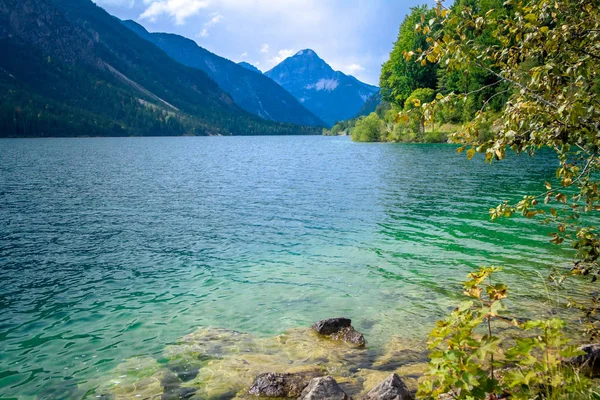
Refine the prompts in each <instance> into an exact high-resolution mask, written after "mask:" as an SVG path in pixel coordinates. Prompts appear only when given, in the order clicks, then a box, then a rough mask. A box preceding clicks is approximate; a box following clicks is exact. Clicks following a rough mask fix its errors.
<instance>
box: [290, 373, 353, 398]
mask: <svg viewBox="0 0 600 400" xmlns="http://www.w3.org/2000/svg"><path fill="white" fill-rule="evenodd" d="M299 400H351V397H350V396H348V395H347V394H346V393H345V392H344V391H343V390H342V388H341V387H340V385H338V383H337V382H336V380H335V379H333V377H331V376H324V377H321V378H314V379H313V380H311V381H310V382H309V384H308V386H306V388H304V390H303V391H302V394H301V395H300V398H299Z"/></svg>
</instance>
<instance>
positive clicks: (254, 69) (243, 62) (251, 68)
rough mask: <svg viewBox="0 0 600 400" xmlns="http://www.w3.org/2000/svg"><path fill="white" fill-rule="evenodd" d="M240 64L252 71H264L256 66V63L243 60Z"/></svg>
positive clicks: (260, 72)
mask: <svg viewBox="0 0 600 400" xmlns="http://www.w3.org/2000/svg"><path fill="white" fill-rule="evenodd" d="M238 65H239V66H240V67H244V68H246V69H249V70H250V71H254V72H258V73H259V74H261V75H262V71H261V70H260V69H258V68H256V67H255V66H254V65H252V64H250V63H247V62H246V61H241V62H239V63H238Z"/></svg>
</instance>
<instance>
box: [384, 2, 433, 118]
mask: <svg viewBox="0 0 600 400" xmlns="http://www.w3.org/2000/svg"><path fill="white" fill-rule="evenodd" d="M434 16H435V12H434V10H430V9H428V7H427V6H419V7H414V8H411V12H410V13H409V14H408V15H407V16H406V18H405V19H404V22H402V25H400V33H399V34H398V40H397V41H396V43H394V48H393V50H392V52H391V53H390V59H389V61H387V62H386V63H385V64H383V67H382V70H381V77H380V80H379V85H380V87H381V94H382V96H383V99H384V100H386V101H389V102H390V103H394V104H396V105H398V106H400V107H403V106H404V102H405V101H406V99H408V97H409V96H410V94H411V93H412V92H413V91H414V90H415V89H419V88H431V89H435V87H436V81H437V78H436V70H437V66H436V65H435V64H427V65H420V64H416V63H415V62H414V61H411V60H410V59H408V58H407V57H406V56H405V54H406V53H407V52H417V51H422V50H424V49H427V48H428V46H429V44H428V42H427V33H428V32H429V29H430V28H429V27H427V28H426V29H425V30H421V31H415V26H416V25H417V24H420V23H422V22H423V21H424V20H425V19H429V18H432V17H434Z"/></svg>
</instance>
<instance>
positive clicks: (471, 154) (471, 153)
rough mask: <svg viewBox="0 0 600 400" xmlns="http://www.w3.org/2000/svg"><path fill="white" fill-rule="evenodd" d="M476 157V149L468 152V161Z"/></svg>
mask: <svg viewBox="0 0 600 400" xmlns="http://www.w3.org/2000/svg"><path fill="white" fill-rule="evenodd" d="M474 155H475V149H469V150H467V159H468V160H470V159H471V158H473V156H474Z"/></svg>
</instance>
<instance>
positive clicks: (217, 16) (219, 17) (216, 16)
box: [196, 13, 223, 38]
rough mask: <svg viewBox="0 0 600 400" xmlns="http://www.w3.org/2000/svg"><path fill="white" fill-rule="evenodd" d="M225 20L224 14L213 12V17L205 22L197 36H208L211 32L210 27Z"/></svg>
mask: <svg viewBox="0 0 600 400" xmlns="http://www.w3.org/2000/svg"><path fill="white" fill-rule="evenodd" d="M222 20H223V16H222V15H221V14H219V13H212V15H211V18H210V19H209V20H208V21H206V22H205V23H204V27H203V28H202V30H201V31H200V33H199V34H198V35H196V37H203V38H206V37H208V36H209V34H210V29H211V28H212V27H213V26H215V25H217V24H218V23H219V22H221V21H222Z"/></svg>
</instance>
